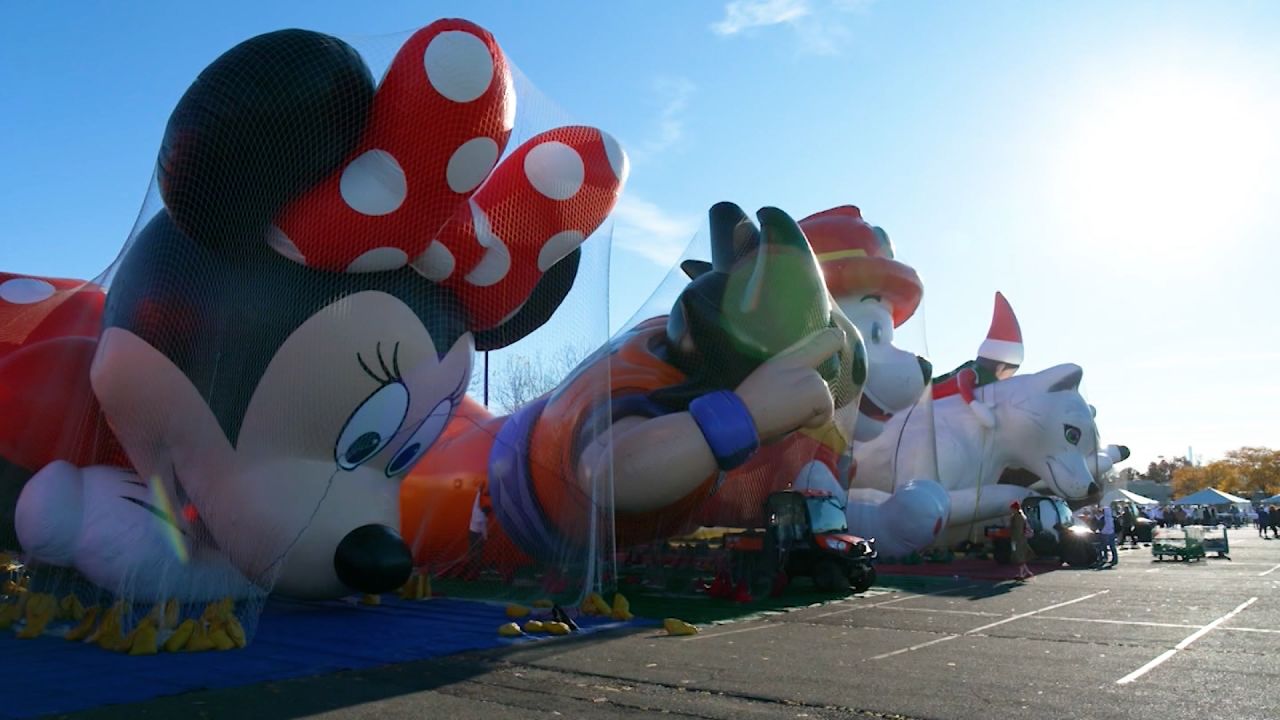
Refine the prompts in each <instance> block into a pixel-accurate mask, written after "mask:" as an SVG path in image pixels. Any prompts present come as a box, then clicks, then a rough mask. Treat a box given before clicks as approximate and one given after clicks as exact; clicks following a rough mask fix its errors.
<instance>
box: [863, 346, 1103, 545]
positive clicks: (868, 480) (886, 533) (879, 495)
mask: <svg viewBox="0 0 1280 720" xmlns="http://www.w3.org/2000/svg"><path fill="white" fill-rule="evenodd" d="M1082 376H1083V371H1082V370H1081V369H1080V367H1079V366H1076V365H1069V364H1068V365H1058V366H1055V367H1052V368H1049V369H1047V370H1043V371H1041V372H1038V373H1033V374H1027V375H1020V376H1017V377H1013V378H1009V379H1007V380H1001V381H999V382H995V383H991V384H988V385H984V386H981V387H979V388H977V389H976V390H975V394H974V397H975V402H983V403H985V404H986V405H987V407H989V408H990V409H991V412H992V416H993V419H994V420H995V422H994V424H993V427H990V428H988V427H987V426H986V425H985V423H983V422H982V420H980V419H979V417H978V416H977V414H976V413H974V412H973V411H972V410H971V409H970V408H969V407H968V403H966V402H964V399H963V398H962V397H961V396H960V395H959V394H957V395H952V396H949V397H946V398H944V399H941V400H938V401H936V402H935V403H934V406H933V410H934V418H933V423H934V426H933V427H928V426H927V425H928V422H927V420H926V419H921V420H919V421H917V419H916V418H910V419H905V420H899V421H895V422H894V423H891V424H890V427H889V428H888V429H887V430H886V433H885V434H884V435H882V436H881V437H882V438H883V439H876V440H873V441H871V442H869V443H865V444H861V445H859V446H858V447H856V448H855V450H854V456H855V458H856V460H857V463H858V475H857V482H856V486H855V489H854V491H853V492H852V493H851V498H856V499H858V500H860V501H864V502H867V503H870V504H873V505H874V503H876V502H883V501H886V500H888V499H889V497H890V496H889V493H891V492H893V491H894V490H895V488H893V487H892V485H891V483H889V482H886V481H885V479H886V478H891V477H892V468H893V465H894V463H895V462H896V460H897V458H898V457H900V456H903V455H910V454H911V453H916V452H923V451H927V447H926V446H931V445H933V444H934V442H935V436H936V447H937V453H938V455H937V459H938V477H937V478H936V480H937V482H936V483H934V482H933V479H932V478H926V479H921V480H919V481H918V482H917V483H915V485H914V487H913V491H914V492H919V493H921V494H922V495H923V494H929V495H931V496H936V495H937V494H938V493H937V488H941V489H942V490H944V491H945V493H946V498H947V501H946V510H947V513H948V514H944V515H939V516H933V517H929V516H921V515H920V513H919V512H917V511H916V508H914V507H895V506H892V505H886V506H882V507H881V508H880V512H879V513H878V514H876V515H875V516H874V517H866V516H861V515H860V516H858V518H857V519H858V520H860V521H862V522H863V523H864V524H865V523H867V522H873V523H876V527H875V528H874V529H875V530H876V531H877V532H878V533H879V534H877V535H876V538H877V540H880V541H881V542H883V543H886V544H893V545H896V546H897V547H898V551H899V552H902V551H910V550H915V549H919V548H921V547H925V546H926V545H928V544H929V543H928V542H923V540H924V538H922V537H921V534H920V528H921V525H922V524H930V523H946V521H947V517H948V516H949V526H950V527H951V528H956V529H957V532H956V533H952V534H951V535H944V536H943V540H944V541H950V540H959V539H962V536H963V533H964V532H966V531H967V528H969V527H970V526H971V525H972V524H973V523H979V522H983V521H989V520H992V519H995V518H999V517H1002V516H1003V515H1004V514H1005V513H1006V512H1007V510H1008V507H1009V503H1010V502H1013V501H1015V500H1022V499H1023V498H1024V497H1026V496H1027V495H1028V494H1031V493H1032V492H1037V493H1046V494H1052V495H1057V496H1059V497H1062V498H1064V499H1066V500H1068V501H1079V500H1083V499H1085V498H1088V497H1089V496H1091V495H1092V494H1094V493H1095V492H1096V491H1097V488H1098V486H1097V484H1096V482H1095V477H1094V468H1095V467H1096V459H1097V457H1098V453H1099V448H1098V432H1097V427H1096V425H1095V424H1094V420H1093V413H1092V412H1091V410H1090V408H1089V405H1088V404H1087V403H1086V402H1085V400H1084V398H1083V397H1082V396H1081V395H1080V393H1079V385H1080V380H1081V378H1082ZM899 423H902V424H903V426H902V427H896V425H897V424H899ZM898 492H899V493H901V492H902V490H898ZM852 506H853V503H851V508H852ZM854 519H855V518H854V515H853V512H852V510H851V513H850V522H851V527H852V526H853V525H852V523H853V521H854ZM860 531H862V532H867V530H863V529H861V528H860ZM904 536H905V537H904ZM885 552H892V551H890V550H885Z"/></svg>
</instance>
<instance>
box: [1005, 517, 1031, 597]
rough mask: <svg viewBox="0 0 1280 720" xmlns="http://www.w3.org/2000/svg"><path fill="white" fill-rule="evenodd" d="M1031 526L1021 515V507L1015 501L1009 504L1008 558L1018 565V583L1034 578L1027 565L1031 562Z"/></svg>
mask: <svg viewBox="0 0 1280 720" xmlns="http://www.w3.org/2000/svg"><path fill="white" fill-rule="evenodd" d="M1030 539H1031V526H1030V525H1028V524H1027V516H1026V515H1024V514H1023V513H1022V505H1021V504H1019V503H1018V502H1017V501H1016V500H1015V501H1014V502H1012V503H1010V504H1009V543H1010V548H1009V557H1010V559H1011V560H1012V561H1013V562H1014V563H1016V564H1017V565H1018V577H1017V581H1018V582H1026V581H1027V580H1029V579H1031V578H1032V577H1034V576H1035V573H1033V572H1031V568H1030V567H1027V563H1028V562H1030V561H1031V556H1032V553H1031V546H1030V544H1029V543H1028V540H1030Z"/></svg>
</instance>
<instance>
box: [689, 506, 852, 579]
mask: <svg viewBox="0 0 1280 720" xmlns="http://www.w3.org/2000/svg"><path fill="white" fill-rule="evenodd" d="M763 517H764V519H765V526H764V527H763V528H755V529H751V530H746V531H743V532H738V533H732V534H728V535H725V536H724V548H725V550H726V551H727V552H728V555H729V563H730V568H731V570H730V571H729V572H730V574H731V578H730V579H729V582H725V580H724V579H721V580H719V581H718V585H719V586H720V588H722V590H721V592H719V593H717V592H712V594H713V595H716V594H720V595H723V596H725V597H735V598H736V599H738V600H748V599H749V598H750V591H754V592H755V593H757V594H759V593H760V592H770V591H772V593H773V594H777V593H779V592H781V590H782V588H783V587H785V585H786V583H787V582H788V581H789V580H790V579H792V578H795V577H801V576H807V577H810V578H812V579H813V584H814V587H816V588H817V589H818V590H820V591H823V592H848V591H849V590H850V589H852V590H853V591H854V592H863V591H864V590H866V589H867V588H869V587H871V585H872V583H874V582H875V581H876V569H875V566H874V564H873V563H874V561H875V559H876V551H875V540H864V539H863V538H860V537H858V536H856V535H851V534H850V533H849V526H848V523H847V521H846V519H845V512H844V505H843V503H841V502H840V501H839V500H838V499H837V498H836V497H835V496H834V495H832V494H831V493H829V492H826V491H820V490H781V491H779V492H775V493H773V494H771V495H770V496H769V497H768V498H767V499H766V500H765V504H764V516H763ZM748 588H749V589H750V590H749V591H748V590H747V589H748ZM734 589H736V595H735V594H734Z"/></svg>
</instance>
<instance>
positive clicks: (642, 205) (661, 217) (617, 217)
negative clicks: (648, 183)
mask: <svg viewBox="0 0 1280 720" xmlns="http://www.w3.org/2000/svg"><path fill="white" fill-rule="evenodd" d="M612 217H613V246H614V247H615V248H619V249H622V250H626V251H628V252H631V253H634V254H636V255H639V256H640V257H642V258H644V259H646V260H649V261H650V262H653V263H655V264H657V265H658V266H660V267H668V266H670V265H671V264H672V263H674V262H675V261H676V259H677V258H679V257H680V253H682V252H683V251H684V249H685V247H686V246H688V244H689V241H690V240H691V239H692V238H693V236H694V234H695V233H696V232H697V231H698V227H699V223H701V218H700V217H694V216H682V215H675V214H671V213H668V212H667V211H666V210H663V209H662V208H661V207H659V206H658V205H657V204H655V203H652V202H650V201H648V200H644V199H643V198H639V197H636V195H635V194H634V193H630V192H627V193H624V194H623V195H622V197H621V198H619V200H618V205H617V206H616V207H615V208H614V209H613V216H612Z"/></svg>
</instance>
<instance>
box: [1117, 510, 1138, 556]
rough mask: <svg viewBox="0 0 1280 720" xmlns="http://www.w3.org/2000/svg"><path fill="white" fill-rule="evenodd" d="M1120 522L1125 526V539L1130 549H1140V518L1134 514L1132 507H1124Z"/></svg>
mask: <svg viewBox="0 0 1280 720" xmlns="http://www.w3.org/2000/svg"><path fill="white" fill-rule="evenodd" d="M1120 522H1121V524H1123V525H1124V539H1125V541H1126V542H1128V543H1129V547H1135V548H1136V547H1138V516H1137V515H1135V514H1134V512H1133V507H1132V506H1130V505H1125V506H1124V512H1123V513H1122V514H1121V515H1120Z"/></svg>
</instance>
